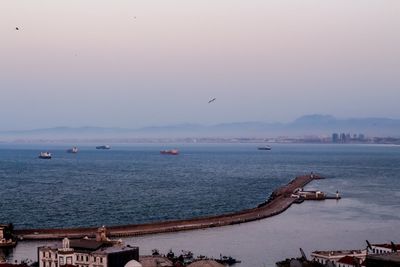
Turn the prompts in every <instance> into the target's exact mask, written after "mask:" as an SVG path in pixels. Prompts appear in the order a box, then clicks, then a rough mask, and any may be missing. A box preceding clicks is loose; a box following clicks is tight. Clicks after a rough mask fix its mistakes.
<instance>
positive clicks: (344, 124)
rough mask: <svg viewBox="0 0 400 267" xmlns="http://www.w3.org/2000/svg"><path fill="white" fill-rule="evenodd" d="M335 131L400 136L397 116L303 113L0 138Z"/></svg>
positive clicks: (319, 133)
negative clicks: (289, 117) (283, 118)
mask: <svg viewBox="0 0 400 267" xmlns="http://www.w3.org/2000/svg"><path fill="white" fill-rule="evenodd" d="M333 132H337V133H342V132H344V133H351V134H360V133H363V134H365V135H366V136H381V137H383V136H392V137H399V136H400V120H398V119H388V118H350V119H338V118H335V117H333V116H330V115H306V116H303V117H300V118H298V119H296V120H294V121H293V122H290V123H267V122H237V123H222V124H216V125H211V126H205V125H200V124H189V123H188V124H177V125H168V126H154V127H144V128H138V129H134V128H132V129H128V128H103V127H79V128H72V127H55V128H47V129H35V130H26V131H2V132H0V140H3V141H4V140H6V141H7V140H21V139H35V140H38V139H50V140H59V139H80V140H86V139H87V140H89V139H93V138H97V139H98V138H133V139H134V138H185V137H211V138H219V137H221V138H231V137H244V138H246V137H248V138H251V137H254V138H259V137H263V138H271V137H278V136H287V137H300V136H330V135H331V134H332V133H333Z"/></svg>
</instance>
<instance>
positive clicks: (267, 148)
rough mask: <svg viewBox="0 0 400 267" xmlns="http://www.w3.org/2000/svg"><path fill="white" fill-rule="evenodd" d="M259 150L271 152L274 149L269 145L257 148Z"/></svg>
mask: <svg viewBox="0 0 400 267" xmlns="http://www.w3.org/2000/svg"><path fill="white" fill-rule="evenodd" d="M257 149H258V150H271V149H272V148H271V147H270V146H268V145H265V146H259V147H257Z"/></svg>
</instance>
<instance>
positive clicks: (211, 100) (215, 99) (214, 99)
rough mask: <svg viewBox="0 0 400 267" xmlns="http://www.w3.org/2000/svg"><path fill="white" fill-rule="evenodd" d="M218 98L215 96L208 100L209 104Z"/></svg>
mask: <svg viewBox="0 0 400 267" xmlns="http://www.w3.org/2000/svg"><path fill="white" fill-rule="evenodd" d="M215 100H216V98H215V97H214V98H213V99H211V100H210V101H208V104H210V103H212V102H214V101H215Z"/></svg>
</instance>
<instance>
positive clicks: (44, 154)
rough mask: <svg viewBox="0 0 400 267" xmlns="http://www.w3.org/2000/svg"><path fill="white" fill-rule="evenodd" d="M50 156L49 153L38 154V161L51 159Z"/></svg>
mask: <svg viewBox="0 0 400 267" xmlns="http://www.w3.org/2000/svg"><path fill="white" fill-rule="evenodd" d="M51 156H52V155H51V153H50V152H40V154H39V158H40V159H51Z"/></svg>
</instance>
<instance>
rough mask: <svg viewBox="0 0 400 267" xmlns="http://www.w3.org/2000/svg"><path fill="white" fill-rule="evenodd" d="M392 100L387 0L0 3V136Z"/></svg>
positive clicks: (393, 41) (397, 76)
mask: <svg viewBox="0 0 400 267" xmlns="http://www.w3.org/2000/svg"><path fill="white" fill-rule="evenodd" d="M15 27H19V28H20V30H19V31H16V30H15ZM212 97H216V98H217V100H216V101H215V102H214V103H213V104H207V101H208V100H209V99H210V98H212ZM399 101H400V1H399V0H392V1H390V0H387V1H385V0H376V1H369V0H357V1H356V0H324V1H321V0H301V1H295V0H291V1H286V0H276V1H268V0H251V1H244V0H241V1H237V0H197V1H194V0H157V1H156V0H143V1H135V0H126V1H122V0H116V1H110V0H106V1H105V0H104V1H103V0H67V1H61V0H35V1H32V0H1V1H0V114H1V120H0V122H1V123H0V130H13V129H29V128H41V127H53V126H88V125H91V126H119V127H129V128H137V127H142V126H149V125H165V124H173V123H183V122H191V123H202V124H214V123H219V122H237V121H268V122H271V121H291V120H293V119H295V118H296V117H298V116H301V115H304V114H313V113H323V114H332V115H335V116H338V117H366V116H385V117H392V118H400V105H399Z"/></svg>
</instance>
